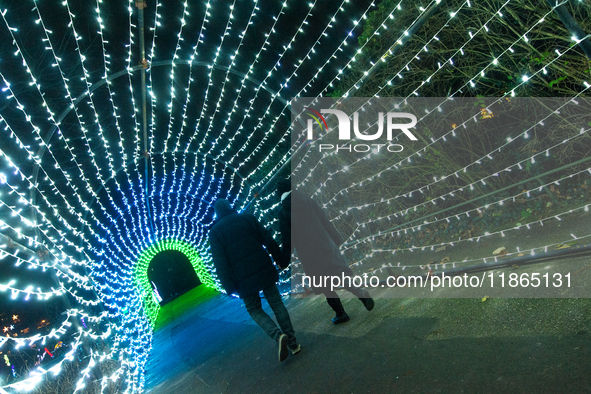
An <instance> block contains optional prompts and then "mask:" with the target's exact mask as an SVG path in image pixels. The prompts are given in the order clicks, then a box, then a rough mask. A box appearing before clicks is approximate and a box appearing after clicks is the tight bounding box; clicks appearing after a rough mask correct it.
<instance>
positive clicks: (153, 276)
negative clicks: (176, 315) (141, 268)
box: [148, 250, 201, 305]
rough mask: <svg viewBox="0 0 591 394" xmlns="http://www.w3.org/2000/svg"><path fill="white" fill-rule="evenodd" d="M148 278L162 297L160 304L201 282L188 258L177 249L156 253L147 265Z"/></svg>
mask: <svg viewBox="0 0 591 394" xmlns="http://www.w3.org/2000/svg"><path fill="white" fill-rule="evenodd" d="M148 280H149V281H150V283H151V284H152V286H153V288H154V289H155V291H156V292H157V293H158V294H159V295H160V298H161V299H162V301H160V305H164V304H166V303H167V302H169V301H172V300H173V299H175V298H176V297H178V296H180V295H182V294H184V293H186V292H187V291H189V290H191V289H193V288H195V287H197V286H199V285H200V284H201V281H200V280H199V278H198V277H197V273H196V272H195V269H194V268H193V266H192V265H191V262H190V261H189V258H188V257H187V256H185V254H183V253H182V252H179V251H178V250H165V251H162V252H159V253H158V254H156V255H155V256H154V257H153V258H152V260H151V261H150V263H149V265H148Z"/></svg>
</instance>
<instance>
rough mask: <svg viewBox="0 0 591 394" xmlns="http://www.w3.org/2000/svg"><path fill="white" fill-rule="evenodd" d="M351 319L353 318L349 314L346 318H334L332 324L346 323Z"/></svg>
mask: <svg viewBox="0 0 591 394" xmlns="http://www.w3.org/2000/svg"><path fill="white" fill-rule="evenodd" d="M349 320H351V318H350V317H349V316H347V317H346V318H345V319H339V320H334V319H333V320H332V324H341V323H346V322H348V321H349Z"/></svg>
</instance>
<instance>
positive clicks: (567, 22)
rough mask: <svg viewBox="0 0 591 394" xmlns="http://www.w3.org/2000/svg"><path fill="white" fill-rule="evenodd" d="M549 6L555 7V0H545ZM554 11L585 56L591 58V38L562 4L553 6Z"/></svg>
mask: <svg viewBox="0 0 591 394" xmlns="http://www.w3.org/2000/svg"><path fill="white" fill-rule="evenodd" d="M547 1H548V4H550V7H553V8H554V7H555V6H556V5H557V3H558V2H557V1H553V0H547ZM554 12H556V15H558V18H560V20H561V21H562V23H563V24H564V26H565V27H566V28H567V29H568V31H569V33H570V34H572V35H573V36H574V37H576V39H577V40H580V41H578V44H579V46H580V47H581V49H582V50H583V53H585V56H587V59H589V60H591V40H589V37H588V35H587V34H585V32H584V31H583V30H582V29H581V28H580V27H579V25H578V23H577V21H576V20H575V18H573V16H572V15H571V14H570V12H568V10H567V9H566V7H565V6H564V5H561V6H558V7H556V8H554Z"/></svg>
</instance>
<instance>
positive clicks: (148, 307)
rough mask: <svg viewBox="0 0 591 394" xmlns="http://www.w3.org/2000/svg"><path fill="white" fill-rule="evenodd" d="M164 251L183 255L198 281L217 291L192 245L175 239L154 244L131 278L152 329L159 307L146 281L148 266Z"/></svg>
mask: <svg viewBox="0 0 591 394" xmlns="http://www.w3.org/2000/svg"><path fill="white" fill-rule="evenodd" d="M166 250H176V251H178V252H181V253H182V254H184V255H185V256H186V257H187V258H188V259H189V261H190V262H191V266H193V269H194V270H195V273H196V274H197V277H198V278H199V281H201V283H202V284H203V285H205V286H207V287H209V288H212V289H216V290H219V287H218V285H217V284H216V281H215V279H214V277H213V276H212V274H211V273H210V272H209V270H208V269H207V267H206V266H205V263H204V262H203V259H202V258H201V256H200V255H199V252H198V251H197V249H195V247H194V246H193V245H191V244H190V243H188V242H185V241H181V240H177V239H166V240H163V241H159V242H156V243H155V244H154V245H152V246H150V247H149V248H148V249H146V250H144V251H143V252H142V254H141V255H140V257H139V258H138V260H137V262H136V264H135V266H134V269H133V276H132V277H133V284H134V286H135V287H136V290H137V291H138V293H139V294H140V297H141V299H142V305H143V307H144V311H145V313H146V317H147V318H148V320H149V321H150V324H151V325H152V327H154V324H155V323H156V319H157V318H158V312H159V311H160V305H159V304H158V301H157V299H156V296H155V294H154V291H153V290H152V286H151V285H150V281H149V280H148V266H149V264H150V261H152V259H153V258H154V256H156V255H157V254H158V253H160V252H164V251H166Z"/></svg>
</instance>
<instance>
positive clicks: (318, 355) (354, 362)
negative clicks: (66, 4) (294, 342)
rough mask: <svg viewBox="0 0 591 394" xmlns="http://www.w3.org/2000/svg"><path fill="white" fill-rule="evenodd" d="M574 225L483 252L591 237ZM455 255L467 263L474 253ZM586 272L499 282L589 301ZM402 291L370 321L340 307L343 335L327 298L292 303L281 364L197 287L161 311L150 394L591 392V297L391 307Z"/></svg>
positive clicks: (385, 295) (237, 316) (213, 295)
mask: <svg viewBox="0 0 591 394" xmlns="http://www.w3.org/2000/svg"><path fill="white" fill-rule="evenodd" d="M572 220H573V221H572V222H569V221H568V220H567V219H565V220H564V221H563V222H561V223H560V224H561V227H560V228H558V226H555V227H552V226H544V227H543V228H541V229H539V230H536V232H528V233H526V234H527V235H522V236H518V235H512V236H511V237H505V238H502V239H501V238H499V239H497V240H495V239H490V240H487V243H488V245H486V247H487V248H490V249H495V248H497V247H498V246H499V245H500V243H503V245H501V246H506V247H507V248H508V249H510V248H512V247H514V246H515V245H517V244H520V243H521V244H523V243H524V241H526V240H527V239H528V236H529V237H535V238H536V241H537V242H540V241H542V242H547V240H549V239H550V238H552V239H561V238H559V237H562V236H563V234H561V232H562V231H561V230H562V229H566V230H567V232H566V233H565V234H570V233H573V232H574V233H575V235H577V236H578V235H579V234H587V233H589V232H591V231H589V230H590V228H589V225H588V223H587V222H588V217H581V216H577V217H574V218H572ZM567 226H568V227H567ZM542 229H543V230H544V231H546V232H543V231H542ZM566 239H568V237H567V238H566ZM587 242H588V241H587ZM481 245H485V244H481ZM479 246H480V245H479ZM469 247H471V248H473V246H472V245H470V246H469ZM433 253H434V252H433ZM448 253H449V254H450V255H452V256H453V254H457V255H458V256H461V258H462V259H463V257H464V256H463V255H464V254H466V255H467V253H469V251H467V250H462V249H456V250H447V251H446V252H445V254H448ZM441 254H442V253H441V252H440V253H439V255H441ZM409 255H410V254H409ZM413 255H416V256H419V254H418V253H413ZM421 256H423V257H417V259H418V258H421V259H425V258H426V257H424V255H421ZM439 257H440V256H439ZM397 258H400V257H399V256H397ZM430 258H431V257H428V259H430ZM407 261H408V260H407ZM589 268H591V257H588V256H587V257H568V258H564V259H561V260H554V261H552V262H544V263H540V264H534V265H530V266H527V267H508V268H504V269H503V270H497V271H495V273H496V274H498V273H505V274H507V275H508V274H510V273H513V272H517V273H520V274H521V273H530V274H531V273H534V272H546V271H547V270H552V269H559V270H561V271H563V272H571V273H572V274H573V276H572V277H573V281H574V282H573V283H575V284H576V286H579V287H580V288H582V289H583V290H584V291H583V293H582V294H586V293H588V290H589V289H590V288H591V285H589V283H591V269H589ZM397 290H400V291H401V292H403V291H405V289H373V290H372V294H373V295H374V297H376V307H375V309H374V310H373V311H371V312H368V311H366V310H365V309H364V308H363V305H362V304H361V303H360V302H359V301H358V300H356V299H344V300H343V304H344V305H345V308H346V309H347V311H348V313H349V315H350V316H351V321H350V322H348V323H345V324H342V325H339V326H334V325H333V324H332V323H331V322H330V318H331V317H332V311H331V310H330V308H329V306H328V305H327V304H326V302H325V301H324V300H323V299H320V298H317V297H310V298H304V299H297V298H286V304H287V306H288V309H289V311H290V314H291V316H292V320H293V323H294V327H295V329H296V335H297V337H298V340H299V341H300V342H301V343H302V348H303V350H302V352H301V353H300V354H299V355H297V356H291V355H290V357H289V358H288V359H287V360H286V361H285V362H283V363H279V362H278V361H277V356H276V348H275V344H274V342H273V341H272V340H271V339H269V338H268V337H267V336H266V335H265V334H264V333H263V332H262V330H261V329H260V328H259V327H258V326H256V325H255V324H254V323H253V322H252V320H251V319H250V317H249V316H248V314H247V313H246V310H245V309H244V306H243V305H242V302H241V301H240V300H238V299H235V298H230V297H227V296H225V295H223V294H219V293H217V292H214V291H211V290H208V289H204V288H202V287H198V288H196V289H194V290H192V291H191V292H189V293H187V294H185V295H183V296H181V297H179V298H178V299H176V300H174V301H173V302H171V303H169V304H167V305H166V306H164V307H163V308H162V311H161V313H160V316H159V321H158V325H157V329H156V331H155V334H154V340H153V350H152V354H151V356H150V359H149V360H148V365H147V370H146V387H147V392H150V393H166V394H168V393H175V394H183V393H296V392H297V393H334V392H345V393H381V392H400V393H591V374H590V373H589V371H591V299H589V298H542V299H540V298H538V299H534V298H531V299H528V298H501V297H497V296H495V295H494V294H493V293H491V289H486V288H483V289H481V290H480V292H476V293H475V294H472V293H471V294H468V296H470V298H447V297H457V296H459V295H460V294H459V292H458V290H457V289H450V290H442V291H440V292H439V293H438V297H440V298H391V297H392V296H394V295H397V294H394V293H392V292H394V291H397ZM556 295H557V294H555V296H556ZM586 296H587V297H589V295H586ZM444 297H446V298H444ZM487 297H488V298H487ZM264 305H265V306H266V304H265V303H264Z"/></svg>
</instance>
